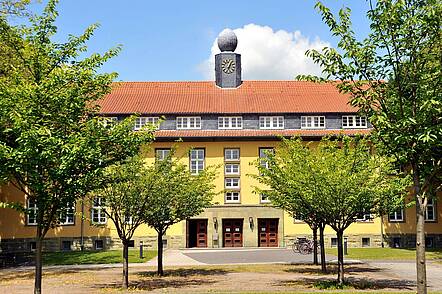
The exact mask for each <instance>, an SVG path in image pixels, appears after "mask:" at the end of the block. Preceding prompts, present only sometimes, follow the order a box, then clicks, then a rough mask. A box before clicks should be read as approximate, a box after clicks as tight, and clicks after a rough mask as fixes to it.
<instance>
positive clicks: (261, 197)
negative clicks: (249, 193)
mask: <svg viewBox="0 0 442 294" xmlns="http://www.w3.org/2000/svg"><path fill="white" fill-rule="evenodd" d="M259 201H260V202H261V203H270V199H269V196H268V195H267V194H266V193H260V194H259Z"/></svg>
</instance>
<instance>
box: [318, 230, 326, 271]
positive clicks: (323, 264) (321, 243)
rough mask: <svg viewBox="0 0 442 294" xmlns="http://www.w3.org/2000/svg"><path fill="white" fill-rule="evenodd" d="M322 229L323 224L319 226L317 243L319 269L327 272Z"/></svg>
mask: <svg viewBox="0 0 442 294" xmlns="http://www.w3.org/2000/svg"><path fill="white" fill-rule="evenodd" d="M324 229H325V226H324V225H320V226H319V245H320V247H321V270H322V272H323V273H327V264H326V261H325V241H324Z"/></svg>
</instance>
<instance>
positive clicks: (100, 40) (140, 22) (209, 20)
mask: <svg viewBox="0 0 442 294" xmlns="http://www.w3.org/2000/svg"><path fill="white" fill-rule="evenodd" d="M44 3H45V1H43V4H44ZM325 3H326V4H327V5H328V6H329V7H331V8H332V9H333V10H334V11H337V9H339V8H340V7H342V6H344V5H346V6H350V7H351V8H352V11H353V17H352V20H353V22H354V25H355V28H357V32H358V34H360V35H365V34H366V33H367V27H368V25H367V20H366V16H365V12H366V10H367V7H368V4H367V2H366V1H365V0H358V1H354V0H353V1H343V0H341V1H338V0H334V1H332V0H329V1H325ZM314 4H315V1H313V0H291V1H277V0H273V1H268V0H254V1H252V0H246V1H245V0H237V1H230V0H225V1H208V0H204V1H203V0H200V1H196V0H195V1H192V0H186V1H166V0H162V1H150V0H128V1H122V0H75V1H74V0H61V1H60V4H59V6H58V10H59V14H60V16H59V18H58V20H57V26H58V28H59V34H58V36H57V39H58V38H59V39H60V40H62V39H63V38H64V37H65V36H67V34H80V33H81V32H82V31H83V30H84V29H85V28H86V27H87V26H88V25H90V24H92V23H99V24H100V28H99V29H98V30H97V31H96V34H95V36H94V37H93V38H92V39H91V41H90V42H89V49H90V51H91V52H103V51H105V50H106V49H107V48H110V47H113V46H115V45H117V44H122V45H123V50H122V52H121V53H120V55H119V56H118V57H116V58H114V59H113V60H112V61H110V62H109V63H107V64H106V65H105V66H104V67H103V70H104V71H116V72H118V73H119V78H118V80H125V81H143V80H145V81H169V80H170V81H172V80H202V79H210V76H208V73H207V71H208V69H210V66H211V64H210V59H211V58H212V55H213V54H214V52H211V50H214V49H213V48H212V47H213V44H214V41H215V39H216V36H217V35H218V34H219V33H220V32H221V31H222V30H223V29H224V28H226V27H228V28H232V29H240V28H243V29H244V28H246V27H245V26H246V25H249V24H254V26H252V27H251V26H249V27H247V29H244V30H243V31H241V32H242V33H241V37H242V38H244V39H247V40H249V39H250V41H249V42H244V44H245V43H247V44H248V46H249V47H248V48H243V49H242V50H243V51H242V52H240V53H241V54H242V55H243V59H244V58H245V55H247V56H251V55H256V54H259V56H260V57H259V58H260V59H264V60H269V61H268V63H267V64H266V63H265V62H264V63H263V64H262V68H261V69H259V71H255V72H254V70H249V71H248V72H247V74H246V75H247V77H245V78H246V79H247V78H248V77H249V78H251V79H261V78H269V75H273V76H270V78H272V77H274V78H273V79H291V77H292V75H293V72H294V71H295V72H296V70H295V69H293V68H291V69H290V64H293V63H294V62H293V60H295V61H296V59H297V57H292V59H290V58H288V59H286V56H284V54H289V53H287V52H292V53H293V52H294V51H293V50H303V48H304V47H299V46H297V42H299V38H298V37H299V35H302V38H301V39H302V40H304V41H306V42H307V45H306V46H310V45H311V44H310V42H312V43H313V42H314V40H316V41H318V42H317V45H318V44H319V45H322V44H323V43H330V44H331V45H334V44H335V40H333V39H332V37H331V35H330V33H329V30H328V28H327V26H326V25H325V24H323V22H322V21H321V17H320V15H319V14H318V12H317V11H315V10H314V8H313V6H314ZM39 6H41V5H39ZM39 6H35V7H34V8H33V9H34V10H37V9H39ZM252 28H253V29H252ZM264 28H266V32H267V34H268V36H269V37H272V36H276V37H275V42H276V43H278V40H279V39H278V38H279V37H281V36H282V37H281V38H282V39H284V40H285V41H284V42H286V43H287V44H285V45H281V46H285V47H283V48H280V49H278V48H276V49H275V50H273V49H272V48H273V47H272V48H270V49H268V50H266V51H263V52H258V53H256V54H255V53H254V51H255V50H259V48H261V47H262V45H263V44H262V43H259V42H265V40H266V38H267V37H264V35H262V34H261V33H260V32H261V30H263V31H264ZM277 31H280V32H282V33H285V34H282V35H281V34H276V32H277ZM295 31H298V33H297V36H298V37H294V36H295V34H292V33H294V32H295ZM273 33H275V34H276V35H274V34H273ZM251 34H255V36H251ZM259 35H261V36H262V38H261V39H260V40H257V39H259V38H258V37H259ZM238 37H239V43H240V44H241V38H240V36H238ZM291 38H293V39H291ZM255 39H256V40H255ZM284 42H282V43H284ZM278 44H279V43H278ZM264 45H265V44H264ZM319 45H318V46H319ZM287 46H288V47H287ZM312 46H313V45H312ZM287 48H292V49H287ZM294 48H295V49H294ZM215 49H216V48H215ZM273 51H277V52H279V53H275V54H274V52H273ZM267 55H274V56H273V57H271V58H268V57H267ZM292 55H293V54H292ZM293 56H296V54H295V55H293ZM293 58H294V59H293ZM298 59H299V58H298ZM278 60H289V62H286V64H285V65H284V66H282V65H281V66H279V67H278V69H275V72H268V71H266V70H265V68H266V67H269V65H270V67H271V65H272V64H274V63H275V61H278ZM247 62H248V63H249V69H250V68H252V65H251V64H255V63H257V62H256V60H253V59H251V58H249V60H247ZM247 62H246V64H247ZM287 63H290V64H287ZM304 63H306V61H305V62H304ZM246 64H244V66H246ZM310 66H311V65H309V64H308V63H306V64H305V68H308V67H310ZM292 67H293V66H292ZM297 67H299V68H302V71H305V70H306V69H305V68H304V67H302V66H301V65H299V66H298V65H297ZM307 71H308V69H307ZM263 72H268V73H267V76H266V75H265V74H263ZM313 72H314V70H313ZM209 75H210V73H209Z"/></svg>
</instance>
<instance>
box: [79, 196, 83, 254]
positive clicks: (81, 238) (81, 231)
mask: <svg viewBox="0 0 442 294" xmlns="http://www.w3.org/2000/svg"><path fill="white" fill-rule="evenodd" d="M80 250H81V251H84V199H82V200H81V222H80Z"/></svg>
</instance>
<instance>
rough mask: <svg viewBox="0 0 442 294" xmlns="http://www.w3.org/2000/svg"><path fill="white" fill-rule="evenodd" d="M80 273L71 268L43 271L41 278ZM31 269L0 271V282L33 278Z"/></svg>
mask: <svg viewBox="0 0 442 294" xmlns="http://www.w3.org/2000/svg"><path fill="white" fill-rule="evenodd" d="M79 272H81V270H78V269H75V268H71V269H43V278H45V277H53V276H58V275H63V274H76V273H79ZM34 275H35V273H34V270H33V269H19V268H18V269H14V270H10V269H8V270H3V271H0V280H26V279H33V278H34Z"/></svg>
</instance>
